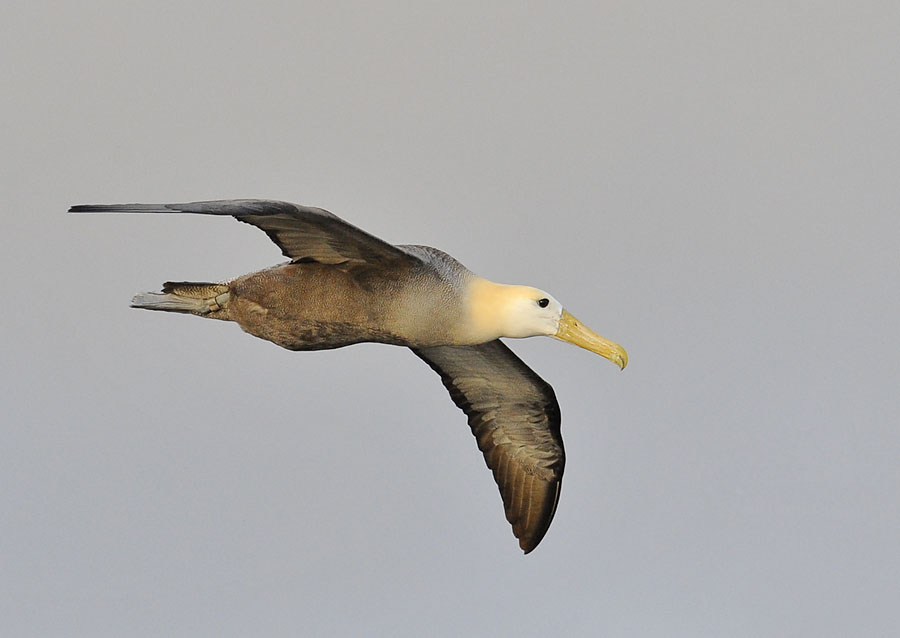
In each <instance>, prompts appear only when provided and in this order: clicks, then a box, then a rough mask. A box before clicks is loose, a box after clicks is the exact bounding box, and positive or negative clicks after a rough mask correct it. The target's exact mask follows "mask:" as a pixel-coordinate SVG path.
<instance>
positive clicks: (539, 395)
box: [413, 340, 566, 554]
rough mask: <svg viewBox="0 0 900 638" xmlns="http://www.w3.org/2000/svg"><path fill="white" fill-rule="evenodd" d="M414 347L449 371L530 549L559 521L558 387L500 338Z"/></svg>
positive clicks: (445, 377)
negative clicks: (555, 389) (555, 518)
mask: <svg viewBox="0 0 900 638" xmlns="http://www.w3.org/2000/svg"><path fill="white" fill-rule="evenodd" d="M413 352H415V353H416V355H418V356H419V357H420V358H422V359H423V360H424V361H425V362H426V363H427V364H428V365H430V366H431V367H432V368H433V369H434V370H435V371H436V372H437V373H438V374H439V375H441V380H442V381H443V382H444V385H445V386H446V387H447V390H449V391H450V397H451V398H452V399H453V402H454V403H456V405H457V406H459V408H460V409H461V410H462V411H463V412H465V413H466V415H467V416H468V417H469V426H471V428H472V433H473V434H474V435H475V438H476V439H477V440H478V448H479V449H480V450H481V451H482V452H483V453H484V460H485V462H486V463H487V466H488V467H489V468H491V470H492V471H493V472H494V480H495V481H497V485H498V486H499V488H500V495H501V496H502V497H503V505H504V507H505V509H506V519H507V520H508V521H509V522H510V524H512V528H513V534H515V535H516V538H518V539H519V547H521V548H522V549H523V550H524V551H525V553H526V554H527V553H528V552H530V551H531V550H533V549H534V548H535V547H537V544H538V543H540V542H541V539H542V538H543V537H544V534H545V533H546V532H547V528H549V527H550V521H552V520H553V514H554V513H555V512H556V503H557V502H558V501H559V490H560V486H561V485H562V475H563V467H564V466H565V462H566V455H565V452H564V450H563V442H562V437H561V436H560V432H559V423H560V415H559V403H557V401H556V395H555V394H554V393H553V388H551V387H550V385H549V384H548V383H547V382H546V381H544V380H543V379H541V378H540V377H539V376H538V375H537V374H535V373H534V371H532V370H531V368H529V367H528V366H527V365H525V364H524V363H523V362H522V360H521V359H519V358H518V357H517V356H516V355H515V354H513V352H512V350H510V349H509V348H507V347H506V346H505V345H503V343H501V342H500V341H499V340H496V341H491V342H488V343H484V344H481V345H477V346H437V347H434V348H418V349H416V348H414V349H413Z"/></svg>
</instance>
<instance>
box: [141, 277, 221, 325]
mask: <svg viewBox="0 0 900 638" xmlns="http://www.w3.org/2000/svg"><path fill="white" fill-rule="evenodd" d="M230 300H231V293H230V292H229V290H228V286H227V285H226V284H212V283H204V282H195V281H167V282H166V283H164V284H163V289H162V292H144V293H140V294H137V295H135V296H134V298H133V299H132V300H131V307H132V308H144V309H146V310H164V311H167V312H186V313H189V314H192V315H201V316H210V317H214V318H216V319H227V318H228V317H227V306H228V302H229V301H230Z"/></svg>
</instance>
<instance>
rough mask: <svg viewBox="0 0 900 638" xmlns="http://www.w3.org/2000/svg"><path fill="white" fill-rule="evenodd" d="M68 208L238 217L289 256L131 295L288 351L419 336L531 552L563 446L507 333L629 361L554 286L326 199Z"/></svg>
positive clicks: (550, 510) (414, 343) (554, 406)
mask: <svg viewBox="0 0 900 638" xmlns="http://www.w3.org/2000/svg"><path fill="white" fill-rule="evenodd" d="M69 212H72V213H94V212H109V213H195V214H201V215H230V216H232V217H234V218H236V219H237V220H239V221H242V222H245V223H247V224H251V225H253V226H256V227H257V228H259V229H261V230H262V231H263V232H265V233H266V235H268V236H269V238H270V239H271V240H272V241H273V242H275V244H276V245H277V246H278V247H279V248H280V249H281V251H282V253H283V254H284V256H285V257H287V258H288V259H289V260H290V261H288V262H286V263H282V264H279V265H276V266H273V267H271V268H267V269H264V270H261V271H259V272H254V273H251V274H249V275H244V276H242V277H237V278H236V279H233V280H231V281H228V282H225V283H207V282H192V281H170V282H166V283H164V284H163V286H162V292H158V293H155V292H148V293H143V294H138V295H137V296H135V297H134V299H133V300H132V302H131V305H132V306H133V307H135V308H145V309H148V310H164V311H167V312H180V313H186V314H192V315H197V316H199V317H206V318H208V319H221V320H223V321H233V322H235V323H237V324H238V325H239V326H240V327H241V328H242V329H243V330H244V331H246V332H249V333H250V334H252V335H254V336H256V337H259V338H261V339H266V340H267V341H271V342H273V343H275V344H277V345H279V346H281V347H283V348H287V349H288V350H324V349H330V348H340V347H343V346H347V345H350V344H354V343H360V342H376V343H386V344H393V345H398V346H405V347H407V348H410V349H411V350H412V351H413V353H415V354H416V356H418V357H419V358H420V359H422V360H423V361H425V363H427V364H428V365H429V366H430V367H431V368H432V369H433V370H434V371H435V372H437V373H438V374H439V375H440V377H441V381H443V383H444V386H445V387H446V388H447V390H448V391H449V392H450V397H451V399H453V402H454V403H455V404H456V405H457V406H458V407H459V408H460V409H462V411H463V412H465V414H466V416H467V417H468V422H469V426H470V427H471V429H472V433H473V434H474V435H475V438H476V440H477V442H478V448H479V449H480V450H481V452H482V454H484V459H485V462H486V463H487V466H488V468H490V470H491V471H492V472H493V475H494V480H495V481H496V482H497V485H498V487H499V488H500V495H501V497H502V499H503V506H504V509H505V512H506V519H507V520H508V521H509V523H510V524H511V525H512V531H513V534H514V535H515V536H516V538H517V539H518V540H519V547H520V548H521V549H522V550H524V552H525V553H526V554H527V553H528V552H530V551H532V550H533V549H534V548H535V547H537V545H538V543H540V542H541V539H542V538H543V537H544V534H546V532H547V529H548V528H549V526H550V522H551V521H552V520H553V514H554V513H555V512H556V505H557V503H558V502H559V493H560V487H561V485H562V476H563V468H564V466H565V458H566V457H565V452H564V450H563V441H562V436H561V435H560V411H559V403H558V402H557V400H556V395H555V394H554V392H553V388H552V387H550V385H549V384H548V383H547V382H546V381H544V380H543V379H542V378H541V377H539V376H538V375H537V374H536V373H535V372H534V371H532V370H531V368H529V367H528V366H527V365H525V363H523V362H522V360H521V359H519V358H518V357H517V356H516V355H515V354H513V352H512V351H511V350H510V349H509V348H508V347H507V346H506V345H504V343H503V342H502V341H500V339H501V338H502V337H507V338H523V337H534V336H541V335H543V336H548V337H555V338H556V339H561V340H563V341H568V342H569V343H573V344H575V345H577V346H581V347H582V348H586V349H587V350H590V351H591V352H594V353H596V354H599V355H600V356H602V357H605V358H607V359H609V360H610V361H612V362H613V363H615V364H616V365H617V366H619V367H620V368H624V367H625V364H626V363H627V362H628V355H627V354H626V353H625V350H624V349H623V348H622V347H621V346H619V345H618V344H615V343H613V342H612V341H609V340H608V339H604V338H603V337H601V336H600V335H598V334H596V333H595V332H593V331H592V330H590V329H589V328H587V327H586V326H585V325H584V324H582V323H581V322H580V321H579V320H577V319H576V318H575V317H574V316H572V315H571V314H570V313H569V312H568V311H567V310H565V309H564V308H563V306H562V305H561V304H560V303H559V302H558V301H557V300H556V299H554V298H553V296H552V295H550V294H549V293H547V292H544V291H543V290H539V289H537V288H533V287H530V286H513V285H506V284H500V283H495V282H493V281H490V280H488V279H485V278H483V277H479V276H478V275H476V274H475V273H473V272H471V271H470V270H468V269H467V268H466V267H465V266H463V265H462V264H461V263H459V262H458V261H457V260H455V259H454V258H453V257H451V256H450V255H448V254H447V253H445V252H443V251H440V250H437V249H436V248H431V247H429V246H417V245H397V246H395V245H392V244H389V243H387V242H385V241H382V240H381V239H378V238H377V237H374V236H373V235H370V234H369V233H367V232H365V231H363V230H360V229H359V228H357V227H355V226H353V225H351V224H349V223H347V222H345V221H344V220H343V219H341V218H339V217H338V216H336V215H334V214H332V213H330V212H328V211H326V210H323V209H321V208H313V207H308V206H300V205H296V204H290V203H287V202H279V201H271V200H259V199H243V200H222V201H206V202H193V203H187V204H88V205H80V206H73V207H72V208H70V209H69Z"/></svg>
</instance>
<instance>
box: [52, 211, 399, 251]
mask: <svg viewBox="0 0 900 638" xmlns="http://www.w3.org/2000/svg"><path fill="white" fill-rule="evenodd" d="M69 212H70V213H196V214H200V215H231V216H232V217H234V218H236V219H238V220H240V221H242V222H245V223H248V224H252V225H253V226H256V227H257V228H259V229H261V230H263V231H264V232H265V233H266V234H267V235H268V236H269V238H270V239H271V240H272V241H274V242H275V243H276V244H277V245H278V247H279V248H281V252H282V253H283V254H284V255H285V257H289V258H290V259H292V260H294V261H298V260H302V259H306V260H315V261H318V262H321V263H323V264H340V263H344V262H348V261H350V262H364V263H368V264H379V265H382V266H385V267H387V266H391V265H401V264H409V263H410V262H411V261H412V260H414V259H415V257H413V256H411V255H409V254H407V253H406V252H404V251H402V250H400V249H399V248H396V247H394V246H392V245H391V244H389V243H387V242H385V241H382V240H381V239H378V238H377V237H375V236H373V235H370V234H369V233H367V232H365V231H364V230H361V229H359V228H357V227H356V226H353V225H352V224H348V223H347V222H345V221H344V220H343V219H341V218H340V217H338V216H337V215H334V214H333V213H329V212H328V211H327V210H323V209H321V208H313V207H311V206H299V205H297V204H291V203H288V202H278V201H273V200H266V199H229V200H220V201H209V202H191V203H186V204H83V205H80V206H72V208H70V209H69Z"/></svg>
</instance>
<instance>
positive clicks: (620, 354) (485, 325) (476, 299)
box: [469, 279, 628, 368]
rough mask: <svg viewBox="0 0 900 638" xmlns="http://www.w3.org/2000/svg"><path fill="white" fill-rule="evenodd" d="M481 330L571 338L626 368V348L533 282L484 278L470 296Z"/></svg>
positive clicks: (506, 334)
mask: <svg viewBox="0 0 900 638" xmlns="http://www.w3.org/2000/svg"><path fill="white" fill-rule="evenodd" d="M469 304H470V311H471V313H472V317H473V323H474V325H475V326H477V328H478V331H479V332H481V333H484V334H485V336H487V337H489V338H491V339H495V338H497V337H509V338H514V339H519V338H523V337H536V336H547V337H555V338H557V339H561V340H562V341H568V342H569V343H573V344H575V345H576V346H580V347H582V348H585V349H587V350H590V351H591V352H594V353H596V354H599V355H600V356H602V357H605V358H607V359H609V360H610V361H612V362H613V363H615V364H616V365H617V366H619V367H620V368H624V367H625V365H626V364H627V363H628V354H627V353H626V352H625V349H624V348H623V347H622V346H620V345H618V344H617V343H613V342H612V341H610V340H609V339H604V338H603V337H601V336H600V335H598V334H597V333H596V332H594V331H593V330H591V329H590V328H588V327H587V326H585V325H584V324H583V323H581V322H580V321H578V319H576V318H575V317H574V316H572V315H571V314H570V313H569V312H568V311H567V310H566V309H565V308H563V307H562V304H561V303H559V302H558V301H557V300H556V299H554V298H553V296H552V295H551V294H549V293H547V292H544V291H543V290H540V289H538V288H532V287H531V286H507V285H504V284H496V283H494V282H491V281H487V280H485V279H482V280H481V281H479V282H477V283H475V285H474V286H473V287H472V293H471V294H470V298H469Z"/></svg>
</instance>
